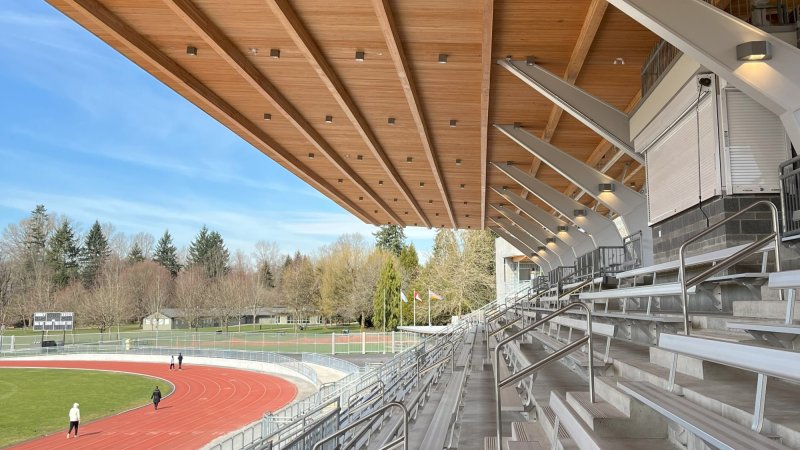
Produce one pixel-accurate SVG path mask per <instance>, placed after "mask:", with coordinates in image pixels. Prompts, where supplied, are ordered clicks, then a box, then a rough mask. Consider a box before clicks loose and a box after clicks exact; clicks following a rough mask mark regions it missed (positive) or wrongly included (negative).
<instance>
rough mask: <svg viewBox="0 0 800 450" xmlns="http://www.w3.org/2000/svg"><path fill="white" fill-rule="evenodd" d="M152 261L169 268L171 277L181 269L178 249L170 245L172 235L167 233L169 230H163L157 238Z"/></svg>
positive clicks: (176, 274)
mask: <svg viewBox="0 0 800 450" xmlns="http://www.w3.org/2000/svg"><path fill="white" fill-rule="evenodd" d="M153 261H155V262H157V263H159V264H161V265H162V266H164V267H165V268H166V269H167V270H169V273H170V274H171V275H172V277H173V278H174V277H176V276H178V272H180V270H181V265H180V264H179V263H178V249H177V248H175V246H174V245H172V235H170V234H169V230H164V235H163V236H161V239H159V240H158V245H157V246H156V250H155V253H154V254H153Z"/></svg>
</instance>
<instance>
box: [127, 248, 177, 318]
mask: <svg viewBox="0 0 800 450" xmlns="http://www.w3.org/2000/svg"><path fill="white" fill-rule="evenodd" d="M123 282H124V285H125V286H124V287H125V296H126V297H127V300H128V302H129V303H130V304H131V305H132V307H133V315H134V318H135V319H136V321H137V322H141V321H142V319H143V318H144V317H145V316H147V315H150V314H152V313H155V312H158V311H160V310H161V309H162V308H164V306H165V305H166V302H167V299H168V298H169V293H170V292H171V286H172V277H171V275H170V273H169V270H167V269H166V268H165V267H164V266H162V265H161V264H158V263H156V262H153V261H142V262H138V263H136V264H133V265H132V266H129V267H126V268H125V269H124V272H123Z"/></svg>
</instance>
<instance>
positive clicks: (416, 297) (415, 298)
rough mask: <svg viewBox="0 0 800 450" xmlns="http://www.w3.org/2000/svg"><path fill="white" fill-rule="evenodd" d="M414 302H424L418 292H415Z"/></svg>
mask: <svg viewBox="0 0 800 450" xmlns="http://www.w3.org/2000/svg"><path fill="white" fill-rule="evenodd" d="M414 300H416V301H418V302H421V301H422V297H420V296H419V292H417V291H414Z"/></svg>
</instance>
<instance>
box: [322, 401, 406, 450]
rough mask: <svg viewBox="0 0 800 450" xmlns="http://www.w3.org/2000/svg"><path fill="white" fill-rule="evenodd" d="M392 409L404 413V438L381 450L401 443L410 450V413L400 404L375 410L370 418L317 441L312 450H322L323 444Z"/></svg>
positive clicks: (393, 403)
mask: <svg viewBox="0 0 800 450" xmlns="http://www.w3.org/2000/svg"><path fill="white" fill-rule="evenodd" d="M391 408H400V410H402V411H403V436H402V437H399V438H397V439H395V440H393V441H391V442H389V443H388V444H386V445H384V446H383V447H381V448H380V449H379V450H385V449H389V448H393V447H394V446H396V445H397V444H399V443H401V442H402V443H403V450H408V411H407V410H406V407H405V406H403V404H402V403H399V402H392V403H387V404H386V405H384V406H381V407H380V408H378V409H377V410H375V412H373V413H371V414H369V415H368V416H366V417H364V418H362V419H360V420H358V421H356V422H355V423H352V424H350V425H348V426H346V427H344V428H342V429H341V430H339V431H337V432H335V433H333V434H330V435H328V436H325V437H324V438H322V439H320V440H319V441H317V443H316V444H314V447H312V449H311V450H317V449H319V448H322V444H324V443H326V442H328V441H330V440H331V439H333V438H336V437H338V436H341V435H342V434H344V433H347V432H348V431H350V430H352V429H353V428H355V427H357V426H358V425H361V424H362V423H364V422H367V421H369V420H370V419H372V418H373V417H375V416H377V415H378V414H382V413H383V412H384V411H386V410H387V409H391Z"/></svg>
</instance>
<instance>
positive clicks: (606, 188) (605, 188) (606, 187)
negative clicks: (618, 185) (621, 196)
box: [597, 183, 614, 192]
mask: <svg viewBox="0 0 800 450" xmlns="http://www.w3.org/2000/svg"><path fill="white" fill-rule="evenodd" d="M597 190H599V191H600V192H614V183H600V184H598V185H597Z"/></svg>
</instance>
